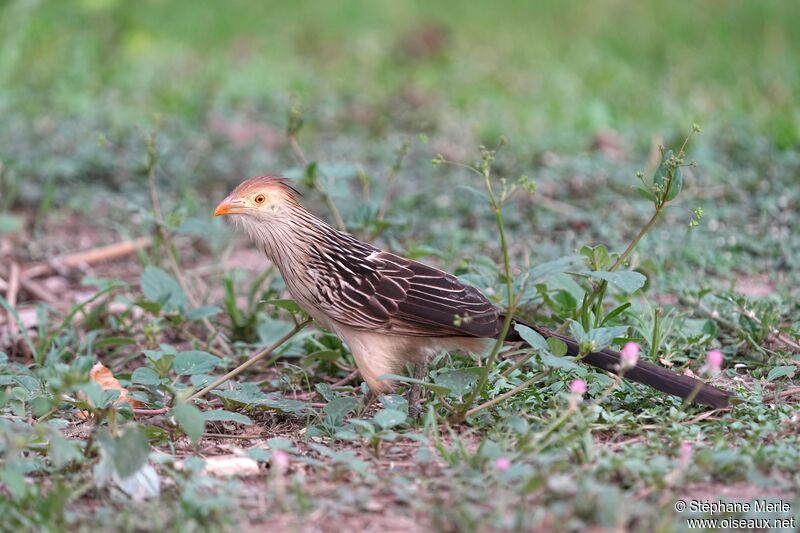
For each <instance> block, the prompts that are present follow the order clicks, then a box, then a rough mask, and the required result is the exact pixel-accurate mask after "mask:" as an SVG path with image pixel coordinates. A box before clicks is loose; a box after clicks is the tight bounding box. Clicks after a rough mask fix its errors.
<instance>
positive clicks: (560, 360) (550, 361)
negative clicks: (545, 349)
mask: <svg viewBox="0 0 800 533" xmlns="http://www.w3.org/2000/svg"><path fill="white" fill-rule="evenodd" d="M539 357H540V358H541V360H542V364H544V365H545V366H549V367H553V368H563V369H564V370H575V369H576V368H579V366H578V364H576V363H575V361H573V360H572V359H571V358H569V357H561V356H559V357H556V356H555V355H551V354H549V353H541V354H539Z"/></svg>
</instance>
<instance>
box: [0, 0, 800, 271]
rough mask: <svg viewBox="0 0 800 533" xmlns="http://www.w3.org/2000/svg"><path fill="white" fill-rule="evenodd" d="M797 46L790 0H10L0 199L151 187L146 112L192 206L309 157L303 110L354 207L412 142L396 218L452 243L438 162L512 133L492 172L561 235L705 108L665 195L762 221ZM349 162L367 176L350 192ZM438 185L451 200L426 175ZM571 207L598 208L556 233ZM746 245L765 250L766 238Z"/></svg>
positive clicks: (0, 203) (462, 206) (778, 179)
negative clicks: (298, 149) (513, 182)
mask: <svg viewBox="0 0 800 533" xmlns="http://www.w3.org/2000/svg"><path fill="white" fill-rule="evenodd" d="M798 51H800V4H798V3H797V2H765V1H761V0H752V1H746V0H742V1H737V2H717V1H694V2H681V3H669V2H657V1H644V2H622V1H616V0H603V1H598V2H592V3H586V2H581V1H540V2H515V1H511V0H507V1H502V2H491V3H489V2H457V1H453V0H445V1H440V2H422V1H419V2H396V1H374V2H355V1H337V2H274V1H268V2H246V1H243V0H235V1H231V2H226V3H224V4H223V3H221V2H191V1H182V0H176V1H160V0H146V1H141V2H126V1H122V0H81V1H76V2H63V1H57V0H56V1H5V2H2V3H0V83H1V84H2V90H1V91H0V117H2V120H0V163H2V170H1V171H0V209H9V208H12V207H13V208H17V209H18V208H21V207H23V208H36V209H37V213H38V214H39V215H42V214H44V213H45V212H48V210H49V209H50V208H51V206H55V207H58V206H65V207H71V208H73V209H77V210H81V211H87V210H88V211H91V213H92V214H93V215H94V214H96V213H95V212H94V211H93V209H92V208H91V207H90V206H94V205H96V204H98V202H99V203H108V202H111V204H112V206H113V205H115V204H116V203H118V202H117V200H115V198H117V197H118V195H120V194H122V195H124V198H125V199H126V204H125V205H128V204H133V205H138V206H140V207H141V208H142V209H147V208H148V206H149V198H148V195H147V191H146V187H145V186H144V185H145V183H146V180H145V177H146V176H145V174H146V172H145V161H146V152H145V149H144V147H143V143H142V136H143V135H145V134H149V133H151V132H154V131H157V132H158V136H159V138H158V147H159V152H160V161H159V165H160V172H159V186H160V188H161V189H162V193H163V194H164V195H165V196H166V197H167V198H168V199H172V200H173V202H174V203H177V204H179V205H180V206H183V207H184V208H185V211H186V212H188V213H194V212H197V213H201V214H202V215H203V218H206V219H207V218H208V217H207V209H208V206H209V205H210V204H211V203H213V202H214V201H215V200H218V198H219V197H220V195H222V194H224V193H225V192H226V191H227V190H228V189H229V188H230V187H231V186H232V185H234V184H235V183H238V182H239V181H240V180H241V179H243V178H245V177H248V176H250V175H254V174H262V173H266V172H283V173H286V174H288V175H290V176H298V175H300V174H302V169H301V168H299V167H298V163H297V162H296V160H295V159H294V158H293V156H292V152H291V150H290V147H289V146H288V144H287V143H286V127H287V123H288V117H289V115H290V113H291V112H292V110H295V111H299V112H300V113H301V114H302V118H303V128H302V130H301V132H300V142H301V144H302V146H303V147H304V149H305V151H306V152H307V154H309V158H310V159H312V160H315V161H319V162H320V163H321V164H323V165H326V167H325V168H324V170H325V174H326V175H327V176H329V177H332V179H333V181H335V183H332V182H328V183H326V186H327V187H329V188H330V193H331V195H332V196H333V197H334V200H336V201H339V202H341V203H342V204H343V205H342V206H341V209H342V211H343V212H344V215H345V217H346V220H347V221H348V225H349V227H350V228H353V229H359V228H360V227H364V226H365V225H368V224H369V223H370V217H373V218H374V212H375V211H376V209H377V207H376V206H377V205H378V204H379V203H380V200H381V192H382V188H383V187H384V186H385V183H386V181H387V180H386V177H387V175H388V173H389V171H388V169H389V168H390V167H391V165H392V163H393V162H394V161H395V159H396V151H397V149H398V147H399V146H402V144H403V143H410V152H409V155H408V157H407V158H406V159H405V161H404V163H403V168H402V170H401V172H400V177H401V179H400V183H399V194H398V195H397V196H396V198H397V204H398V206H397V208H396V209H394V210H393V215H394V216H395V217H396V218H395V219H393V221H394V222H397V223H398V224H400V225H401V226H402V227H403V229H402V230H401V232H402V235H403V236H404V237H406V238H408V237H409V236H411V235H413V234H414V231H413V229H412V228H410V227H409V224H411V221H412V220H413V217H412V216H410V215H409V212H410V211H413V209H416V210H417V213H419V212H420V211H419V209H421V208H423V207H425V208H426V211H425V215H426V216H428V217H433V218H434V219H437V218H436V217H437V213H438V216H439V219H440V220H442V224H441V227H439V226H437V227H435V228H431V227H430V226H429V225H426V227H425V228H422V230H421V231H422V235H421V236H420V237H421V239H424V240H425V241H426V242H428V243H430V244H435V243H436V238H437V236H436V234H437V233H438V234H440V235H441V239H442V240H443V241H444V242H445V244H448V245H452V246H459V245H458V244H452V243H451V242H450V241H449V239H450V238H451V233H452V232H448V230H451V229H452V228H453V227H463V226H464V225H465V224H467V225H468V224H469V217H470V216H472V214H471V211H473V210H474V209H473V207H474V205H475V203H474V198H473V197H471V196H470V195H468V194H467V195H465V194H463V193H462V192H459V191H457V190H456V189H453V188H452V187H451V186H452V185H457V184H458V183H459V182H458V180H457V179H456V180H448V179H446V176H449V175H452V174H457V172H456V171H455V170H450V171H442V170H440V169H433V168H431V166H430V160H431V159H432V158H433V157H434V156H435V155H436V154H437V153H442V154H444V155H445V156H447V157H449V158H451V159H455V160H461V161H465V160H472V159H474V158H475V157H476V156H477V146H478V145H479V144H486V145H490V146H493V145H495V144H496V143H497V140H498V138H499V137H500V136H501V135H504V136H506V137H507V138H508V139H509V140H510V144H509V146H508V147H507V148H505V149H504V152H503V157H502V158H501V160H500V162H499V165H500V166H499V168H498V170H499V172H501V173H505V174H507V175H509V176H512V177H513V176H514V175H519V174H527V175H530V176H531V178H532V179H534V180H536V181H537V182H538V183H539V184H540V185H541V187H540V191H541V193H542V194H541V195H540V196H542V197H552V198H554V199H556V200H563V201H566V202H568V204H569V205H566V206H565V205H563V204H561V208H559V204H555V206H553V205H550V206H549V210H548V209H545V210H544V212H543V210H542V209H539V210H538V211H536V213H538V214H531V213H528V214H526V215H525V216H526V217H527V218H526V219H525V220H522V221H520V224H525V226H523V227H527V228H530V227H531V225H532V224H533V225H534V226H535V227H536V228H537V230H539V231H540V233H541V235H543V236H542V237H540V238H541V239H542V240H543V241H547V240H550V241H552V242H553V243H554V245H555V246H557V248H558V250H553V251H552V253H553V254H554V255H555V254H556V253H561V252H566V251H569V250H570V249H571V248H574V247H575V246H579V245H580V244H581V243H583V242H587V241H589V242H598V241H603V242H609V243H611V244H612V245H613V244H615V243H618V242H620V241H621V239H624V238H626V235H625V234H624V232H621V231H620V228H621V227H622V228H625V227H629V226H632V225H634V226H635V224H636V223H631V222H629V219H630V217H631V216H639V215H637V213H639V214H640V215H641V216H644V213H646V212H647V210H648V209H649V207H648V206H647V205H646V204H641V200H640V199H639V198H638V196H637V195H636V194H635V192H633V191H632V189H631V187H630V186H631V185H632V184H633V183H634V179H633V174H634V173H635V171H637V170H648V164H650V165H652V162H653V150H654V147H655V146H656V145H657V144H658V143H660V142H663V143H665V144H667V145H670V146H673V145H675V144H676V143H679V142H680V141H681V140H682V139H683V137H684V136H685V135H686V133H687V132H688V131H689V129H690V128H691V125H692V123H694V122H697V123H699V124H700V125H701V126H702V127H703V130H704V131H703V133H702V134H701V135H700V136H698V137H696V138H695V139H694V140H693V141H692V143H691V145H690V153H689V157H690V158H692V159H698V160H699V161H700V163H701V166H700V172H697V173H694V174H692V175H691V176H690V179H689V180H687V187H688V188H689V189H691V187H699V190H698V191H695V192H694V193H692V192H691V191H690V192H689V194H690V195H692V194H694V197H691V196H690V197H689V198H690V199H691V200H693V201H694V200H696V202H695V203H694V204H690V205H685V206H683V207H681V209H682V211H681V212H680V213H678V214H676V215H675V216H676V217H677V218H678V219H679V220H681V221H682V222H681V225H683V223H684V222H687V221H688V219H689V218H690V213H691V208H693V207H695V206H696V205H705V206H706V209H707V211H708V208H709V204H714V203H720V204H721V205H722V207H720V209H719V210H718V211H716V212H715V214H716V216H719V217H722V218H726V217H727V218H728V221H729V223H730V224H739V225H740V230H741V231H746V232H747V233H750V234H753V233H754V232H755V233H763V232H762V230H763V228H764V225H765V224H771V223H772V222H773V221H768V219H769V218H770V217H773V216H774V217H781V216H783V215H782V214H781V213H783V212H785V211H786V208H787V206H788V207H789V208H791V207H792V206H794V205H795V201H796V194H795V193H793V192H792V189H791V184H792V183H795V184H796V183H797V176H798V158H799V157H800V156H798V151H797V148H798V142H799V141H800V108H798V105H797V95H798V94H800V72H799V70H800V69H798V68H797V56H798ZM420 134H423V136H422V137H421V136H420ZM364 182H368V183H369V184H370V185H371V186H372V189H371V190H370V194H365V195H364V198H362V200H363V201H362V202H351V201H348V200H349V199H350V198H352V194H353V190H355V189H358V188H359V187H362V186H363V183H364ZM714 187H718V188H719V187H721V188H722V191H721V192H720V191H719V190H717V191H716V192H715V189H714ZM442 191H445V192H446V193H447V194H448V195H450V196H451V197H452V198H449V199H448V198H444V199H442V198H438V199H437V198H436V197H434V196H432V193H433V192H437V193H441V192H442ZM454 191H455V192H454ZM695 193H696V194H695ZM754 193H757V194H754ZM786 194H788V195H789V197H788V198H784V200H783V207H780V206H779V205H778V204H779V200H780V198H779V196H780V195H784V196H785V195H786ZM704 198H705V200H703V199H704ZM708 198H711V200H710V201H709V200H708ZM720 200H722V201H721V202H720ZM309 201H310V202H314V201H316V198H315V197H314V196H313V195H312V196H311V198H310V199H309ZM620 202H621V203H623V204H633V205H634V207H627V206H626V207H625V209H626V210H627V211H624V212H622V213H620V209H619V206H620ZM570 206H572V209H568V208H569V207H570ZM545 207H548V206H545ZM198 208H201V209H202V210H201V211H197V210H198ZM409 208H413V209H409ZM725 209H727V211H725ZM631 210H632V211H631ZM789 211H791V209H789ZM590 213H591V214H592V215H593V216H589V214H590ZM565 215H569V217H571V218H576V217H577V218H579V219H583V220H582V221H579V222H580V224H584V223H585V222H586V219H587V218H591V219H592V220H593V221H590V222H592V223H591V224H589V225H588V229H585V228H583V226H581V227H578V226H580V224H578V225H576V229H575V231H563V230H564V227H563V225H564V218H565ZM107 216H110V217H112V218H113V216H114V213H113V212H112V213H111V214H109V215H107ZM534 216H535V217H538V218H537V219H536V220H533V218H532V217H534ZM125 217H127V214H125ZM125 217H123V218H122V219H121V220H119V222H120V223H121V224H123V225H124V224H128V225H130V224H129V218H125ZM626 217H627V219H626ZM747 217H752V218H753V219H754V220H755V221H756V222H757V223H758V225H757V227H753V226H752V225H751V226H750V227H749V228H748V227H746V226H745V224H744V222H743V221H744V220H745V219H746V218H747ZM38 219H41V217H39V218H38ZM439 219H437V220H439ZM597 220H602V221H603V223H595V222H596V221H597ZM784 222H786V223H788V224H790V222H788V221H784ZM512 223H513V220H512ZM403 225H404V226H403ZM584 225H585V224H584ZM478 227H481V226H480V225H479V226H478ZM720 227H721V226H719V225H718V226H717V227H716V228H714V229H717V230H718V229H719V228H720ZM438 230H441V231H438ZM486 231H487V232H489V234H490V233H491V226H487V229H486ZM526 231H527V230H526ZM430 233H433V234H434V235H430ZM389 235H390V236H391V235H392V233H391V230H390V232H389ZM488 236H489V237H490V236H491V235H488ZM628 237H629V236H628ZM673 237H674V238H676V239H678V240H683V239H685V238H686V236H685V235H684V232H679V233H676V234H675V235H673ZM465 238H467V239H471V237H465ZM478 240H480V236H479V237H478ZM774 245H775V246H776V247H778V249H777V250H776V251H775V252H774V253H782V252H781V251H780V249H779V248H780V247H781V246H782V244H781V243H780V241H779V240H777V239H776V242H775V243H774ZM753 246H757V247H759V250H756V251H754V252H753V254H754V255H755V256H758V255H763V254H764V249H763V247H764V246H767V244H766V243H764V242H762V243H760V244H758V245H756V244H753ZM539 252H540V253H542V254H544V256H545V257H546V256H547V255H550V252H548V251H547V248H546V247H545V248H539ZM665 253H666V252H665ZM687 253H688V252H687ZM697 253H704V252H697ZM738 261H739V260H734V259H731V260H730V262H729V267H731V268H732V267H733V266H735V263H737V262H738Z"/></svg>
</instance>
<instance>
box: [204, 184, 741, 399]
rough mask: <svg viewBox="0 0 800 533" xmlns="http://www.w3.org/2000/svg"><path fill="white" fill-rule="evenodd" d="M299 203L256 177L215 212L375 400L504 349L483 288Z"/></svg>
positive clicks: (611, 361) (607, 361)
mask: <svg viewBox="0 0 800 533" xmlns="http://www.w3.org/2000/svg"><path fill="white" fill-rule="evenodd" d="M301 196H302V195H301V194H300V193H299V192H298V191H297V189H295V188H294V187H293V186H292V184H291V182H290V180H288V179H286V178H283V177H280V176H272V175H268V176H257V177H253V178H249V179H247V180H245V181H243V182H242V183H241V184H240V185H239V186H237V187H236V188H235V189H234V190H233V191H232V192H231V193H230V194H229V195H228V196H227V197H226V198H225V199H224V200H222V201H221V202H220V203H219V205H217V207H216V209H215V210H214V213H213V214H214V216H223V215H225V216H228V217H231V218H233V220H234V223H235V225H237V226H238V227H239V228H241V229H243V230H244V231H245V232H246V233H247V234H248V235H249V236H250V239H251V240H252V242H253V243H254V244H255V245H256V246H258V247H259V248H261V250H262V251H263V252H264V254H265V255H266V256H267V258H268V259H269V260H270V261H271V262H272V263H273V264H274V265H275V266H276V267H277V268H278V270H279V271H280V273H281V276H282V277H283V280H284V282H285V285H286V288H287V290H288V292H289V294H290V295H291V296H292V298H293V299H294V300H295V301H296V302H297V304H298V305H299V306H300V308H301V309H303V310H304V311H305V312H306V313H307V314H308V315H309V316H310V317H311V318H312V319H313V320H314V321H316V322H317V323H318V324H319V325H320V326H321V327H322V328H324V329H327V330H329V331H331V332H333V333H335V334H336V335H337V336H338V337H339V338H340V339H341V340H342V341H343V342H344V343H345V344H346V345H347V346H348V348H349V349H350V352H351V353H352V355H353V358H354V359H355V362H356V365H357V367H358V371H359V373H360V375H361V377H362V378H363V380H364V381H365V382H366V384H367V385H368V387H369V390H370V393H372V394H375V395H377V394H385V393H388V392H390V391H391V390H393V387H394V383H393V382H392V381H391V380H389V379H381V378H382V376H385V375H389V374H394V375H396V374H398V373H401V372H402V371H403V369H404V367H405V365H406V364H408V363H411V364H415V363H419V362H421V361H423V360H425V358H426V357H430V356H431V355H432V354H435V353H437V352H438V351H440V350H449V351H456V350H461V351H464V352H469V353H474V354H482V353H485V352H486V351H487V350H488V349H489V348H490V347H491V346H492V345H493V344H494V343H495V342H497V339H498V337H499V336H500V335H501V333H502V330H503V325H504V321H505V320H506V310H505V309H503V308H500V307H498V306H497V305H495V304H494V303H492V302H491V301H490V300H489V299H488V298H487V297H486V296H485V295H484V294H483V293H482V292H481V291H480V290H479V289H477V288H475V287H473V286H471V285H468V284H466V283H463V282H461V281H460V280H459V279H458V278H457V277H455V276H454V275H452V274H449V273H447V272H444V271H442V270H440V269H438V268H435V267H433V266H429V265H426V264H424V263H422V262H419V261H415V260H412V259H407V258H405V257H402V256H400V255H397V254H394V253H392V252H389V251H385V250H381V249H379V248H377V247H375V246H373V245H371V244H369V243H366V242H363V241H361V240H359V239H357V238H356V237H354V236H353V235H351V234H349V233H346V232H343V231H340V230H338V229H336V228H334V227H332V226H331V225H329V224H328V223H326V222H325V221H324V220H322V219H321V218H319V217H317V216H316V215H314V214H313V213H311V212H310V211H309V210H307V209H306V208H305V207H303V205H302V204H301ZM517 324H521V325H524V326H527V327H530V328H532V329H533V330H534V331H536V332H537V333H539V334H540V335H542V336H543V337H544V338H551V337H555V338H557V339H560V340H562V341H563V342H564V343H565V344H566V346H567V354H568V355H571V356H579V355H580V346H579V345H578V343H577V342H576V341H575V340H574V339H572V338H570V337H568V336H566V335H562V334H560V333H558V332H556V331H553V330H551V329H549V328H547V327H544V326H541V325H536V324H531V323H529V322H526V321H525V320H523V319H522V318H520V317H518V316H513V317H512V319H511V326H512V327H510V328H508V329H507V334H506V337H505V339H504V340H505V341H507V342H520V341H522V340H523V339H522V338H521V336H520V334H519V333H518V332H517V330H516V325H517ZM580 361H581V362H582V363H588V364H589V365H591V366H594V367H597V368H599V369H601V370H605V371H607V372H610V373H614V374H620V373H621V372H623V377H624V378H625V379H630V380H633V381H635V382H638V383H642V384H644V385H648V386H650V387H652V388H654V389H657V390H659V391H661V392H663V393H666V394H669V395H674V396H678V397H681V398H684V399H690V400H692V401H693V402H694V403H697V404H701V405H706V406H710V407H714V408H724V407H726V406H728V404H729V399H730V398H731V396H732V395H731V394H730V393H728V392H726V391H723V390H720V389H718V388H716V387H713V386H711V385H707V384H705V383H704V382H702V381H700V380H698V379H695V378H693V377H690V376H685V375H680V374H677V373H675V372H673V371H671V370H669V369H666V368H663V367H661V366H658V365H656V364H654V363H651V362H648V361H643V360H641V359H640V360H639V361H637V362H636V364H635V366H633V367H632V368H627V369H624V368H623V365H622V358H621V355H620V353H619V352H616V351H614V350H612V349H609V348H606V349H603V350H598V351H595V352H591V353H588V354H584V355H583V357H580Z"/></svg>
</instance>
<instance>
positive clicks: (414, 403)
mask: <svg viewBox="0 0 800 533" xmlns="http://www.w3.org/2000/svg"><path fill="white" fill-rule="evenodd" d="M429 363H430V362H429V360H428V357H427V356H423V357H421V358H420V360H419V361H417V362H416V363H414V379H418V380H420V381H424V380H425V378H426V377H427V376H428V371H429V370H430V368H429ZM422 392H423V391H422V387H420V385H419V383H412V384H411V386H410V387H409V388H408V414H409V416H411V418H417V417H418V416H419V415H420V413H421V412H422V406H421V405H420V404H421V400H422Z"/></svg>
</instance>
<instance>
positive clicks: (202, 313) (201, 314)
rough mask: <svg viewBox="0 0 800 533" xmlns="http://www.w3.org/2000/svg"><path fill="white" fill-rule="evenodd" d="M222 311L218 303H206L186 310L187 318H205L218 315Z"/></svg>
mask: <svg viewBox="0 0 800 533" xmlns="http://www.w3.org/2000/svg"><path fill="white" fill-rule="evenodd" d="M221 312H222V309H220V308H219V307H217V306H216V305H204V306H203V307H197V308H196V309H190V310H189V311H186V320H202V319H203V318H208V317H212V316H216V315H218V314H220V313H221Z"/></svg>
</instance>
